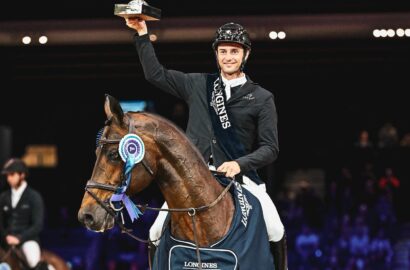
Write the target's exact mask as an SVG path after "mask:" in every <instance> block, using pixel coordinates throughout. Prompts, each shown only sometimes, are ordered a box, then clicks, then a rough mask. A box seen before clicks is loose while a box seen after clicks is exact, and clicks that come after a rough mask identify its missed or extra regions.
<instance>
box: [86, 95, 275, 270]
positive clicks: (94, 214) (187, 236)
mask: <svg viewBox="0 0 410 270" xmlns="http://www.w3.org/2000/svg"><path fill="white" fill-rule="evenodd" d="M104 110H105V114H106V116H107V120H106V122H105V127H104V129H103V132H102V135H101V139H100V143H99V146H98V147H97V149H96V162H95V165H94V169H93V171H92V176H91V179H90V180H89V181H88V182H87V185H86V192H85V194H84V197H83V200H82V203H81V207H80V209H79V211H78V219H79V221H80V222H81V223H82V224H83V225H84V226H85V227H86V228H88V229H89V230H92V231H96V232H104V231H106V230H109V229H111V228H113V226H114V225H115V224H120V223H118V222H117V219H116V218H115V217H116V215H115V214H113V212H114V211H113V210H116V209H115V207H112V205H111V206H110V204H109V201H110V198H111V196H112V195H113V192H114V191H115V190H116V189H117V188H118V187H119V186H121V183H123V181H124V175H123V167H124V163H123V161H122V160H121V156H120V155H119V142H120V140H121V138H123V137H124V136H126V135H127V134H137V135H138V136H139V137H140V138H141V139H142V141H143V142H144V145H145V156H144V157H143V159H142V161H141V162H139V163H137V164H136V165H135V166H134V167H133V169H132V174H131V179H130V182H129V188H128V190H127V193H126V194H127V195H128V196H134V195H135V194H137V193H139V192H141V191H143V190H144V189H145V188H146V187H148V186H149V185H150V184H151V183H152V182H156V184H157V185H158V186H159V189H160V191H161V193H162V194H163V197H164V199H165V201H166V202H167V204H168V206H169V209H170V213H169V226H168V228H169V236H171V237H172V239H178V240H179V241H181V242H183V243H190V244H192V246H194V247H195V248H196V254H197V255H198V260H199V263H196V264H195V263H191V262H185V264H186V265H187V267H191V268H192V266H193V265H196V267H198V268H195V269H202V267H205V268H206V266H207V264H204V263H201V260H200V254H201V255H202V254H203V252H205V250H206V248H208V247H211V246H213V245H216V244H217V243H219V242H220V241H222V240H224V239H226V235H227V234H228V232H230V230H231V229H232V228H231V225H232V224H233V223H234V221H236V220H239V219H238V218H235V215H234V213H235V212H236V210H238V208H241V209H242V214H244V215H246V211H248V213H249V211H250V209H251V208H252V207H248V208H246V207H245V206H246V205H245V204H243V205H242V203H241V204H238V203H236V202H235V200H234V196H233V195H232V194H231V192H226V191H227V190H228V189H229V190H231V189H232V186H231V185H232V183H233V182H235V181H231V182H230V183H229V184H226V185H221V183H220V181H217V179H216V178H215V175H214V174H213V173H211V172H210V170H209V168H208V166H207V165H206V163H205V161H204V159H203V157H202V155H201V154H200V153H199V151H198V150H197V148H196V147H195V146H194V145H193V144H192V143H191V142H190V140H189V138H188V137H187V136H186V135H185V134H184V133H183V131H182V130H180V129H179V128H178V127H176V126H175V125H174V124H173V123H171V122H170V121H168V120H167V119H165V118H162V117H160V116H158V115H155V114H150V113H146V112H127V113H124V112H123V111H122V109H121V106H120V104H119V102H118V101H117V100H116V99H115V98H113V97H111V96H109V95H106V99H105V104H104ZM234 186H235V187H236V188H239V189H240V185H239V184H237V183H235V185H234ZM242 202H243V201H242ZM255 204H256V203H255ZM172 210H174V211H172ZM239 210H240V209H239ZM259 210H260V209H259ZM260 212H261V211H260ZM261 215H262V214H261V213H259V218H260V219H261V218H262V216H261ZM242 221H243V219H242ZM255 222H258V223H259V224H262V225H263V226H265V225H264V222H261V220H258V221H255ZM263 233H264V234H265V235H266V227H265V231H263V232H261V234H263ZM238 239H240V238H238ZM264 239H265V238H264ZM164 240H165V239H162V240H161V242H162V241H164ZM238 241H239V242H241V243H242V244H244V243H245V242H246V241H245V240H238ZM263 241H265V240H263ZM263 241H262V242H263ZM268 245H269V244H268V240H267V237H266V245H265V242H263V245H262V244H261V245H260V246H261V247H264V248H265V249H267V250H256V252H259V253H270V252H269V247H268ZM199 249H201V250H199ZM157 255H158V254H156V256H157ZM235 256H236V255H235ZM251 260H252V259H251ZM271 260H272V261H273V258H272V259H271ZM191 268H189V269H191ZM252 268H253V267H252ZM159 269H162V268H159ZM229 269H237V268H236V267H235V268H229ZM243 269H246V268H243ZM253 269H273V263H272V267H271V268H263V267H262V268H253Z"/></svg>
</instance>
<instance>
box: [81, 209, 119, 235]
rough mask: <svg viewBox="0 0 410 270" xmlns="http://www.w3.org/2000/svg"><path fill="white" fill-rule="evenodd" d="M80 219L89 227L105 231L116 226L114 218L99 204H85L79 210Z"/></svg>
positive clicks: (97, 230)
mask: <svg viewBox="0 0 410 270" xmlns="http://www.w3.org/2000/svg"><path fill="white" fill-rule="evenodd" d="M78 221H80V222H81V223H82V224H83V225H84V226H85V227H86V228H87V229H89V230H92V231H96V232H103V231H105V230H109V229H111V228H112V227H114V218H113V217H112V216H110V215H109V214H108V213H107V212H106V211H105V210H104V209H103V208H102V207H100V206H99V205H93V206H85V207H82V208H80V210H79V211H78Z"/></svg>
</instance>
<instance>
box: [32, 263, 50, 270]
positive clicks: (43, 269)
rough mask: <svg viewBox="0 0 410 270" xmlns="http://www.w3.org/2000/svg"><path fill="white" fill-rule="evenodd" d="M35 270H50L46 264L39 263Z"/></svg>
mask: <svg viewBox="0 0 410 270" xmlns="http://www.w3.org/2000/svg"><path fill="white" fill-rule="evenodd" d="M34 270H48V265H47V263H46V262H39V263H38V264H37V266H36V267H35V268H34Z"/></svg>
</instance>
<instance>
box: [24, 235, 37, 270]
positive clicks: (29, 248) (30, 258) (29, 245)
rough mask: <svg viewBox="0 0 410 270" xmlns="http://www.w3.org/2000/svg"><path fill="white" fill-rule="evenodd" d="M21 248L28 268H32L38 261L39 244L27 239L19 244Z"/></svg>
mask: <svg viewBox="0 0 410 270" xmlns="http://www.w3.org/2000/svg"><path fill="white" fill-rule="evenodd" d="M21 250H22V251H23V253H24V256H25V257H26V260H27V263H28V265H29V266H30V268H34V267H36V266H37V264H38V263H39V262H40V256H41V251H40V246H39V245H38V243H37V242H36V241H27V242H25V243H24V244H23V245H22V246H21Z"/></svg>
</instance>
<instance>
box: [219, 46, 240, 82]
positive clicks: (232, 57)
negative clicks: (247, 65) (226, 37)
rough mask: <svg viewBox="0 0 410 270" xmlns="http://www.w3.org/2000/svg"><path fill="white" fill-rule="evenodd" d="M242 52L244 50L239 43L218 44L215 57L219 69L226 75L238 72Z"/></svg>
mask: <svg viewBox="0 0 410 270" xmlns="http://www.w3.org/2000/svg"><path fill="white" fill-rule="evenodd" d="M244 53H245V50H244V49H243V47H242V46H241V45H240V44H236V43H221V44H219V45H218V48H217V58H218V64H219V66H220V67H221V71H222V72H223V73H225V74H228V75H232V74H235V73H237V72H240V67H241V64H242V60H243V56H244Z"/></svg>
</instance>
